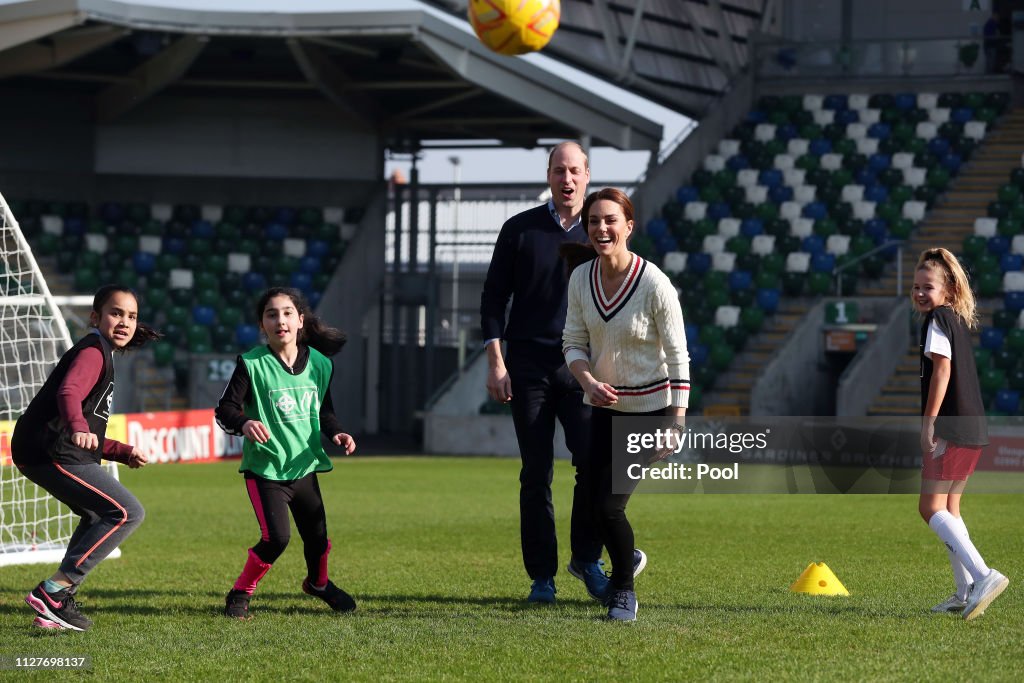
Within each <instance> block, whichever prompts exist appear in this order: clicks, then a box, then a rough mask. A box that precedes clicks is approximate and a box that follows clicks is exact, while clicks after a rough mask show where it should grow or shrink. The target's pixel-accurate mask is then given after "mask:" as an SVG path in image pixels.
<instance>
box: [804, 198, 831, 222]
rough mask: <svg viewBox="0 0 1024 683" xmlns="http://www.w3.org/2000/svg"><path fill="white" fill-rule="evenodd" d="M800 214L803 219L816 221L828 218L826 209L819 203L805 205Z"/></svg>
mask: <svg viewBox="0 0 1024 683" xmlns="http://www.w3.org/2000/svg"><path fill="white" fill-rule="evenodd" d="M801 213H802V215H803V217H804V218H811V219H814V220H816V221H820V220H822V219H824V218H828V209H827V208H825V205H824V204H822V203H821V202H811V203H809V204H807V205H805V206H804V208H803V211H801Z"/></svg>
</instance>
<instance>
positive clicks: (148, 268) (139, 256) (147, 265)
mask: <svg viewBox="0 0 1024 683" xmlns="http://www.w3.org/2000/svg"><path fill="white" fill-rule="evenodd" d="M132 266H133V267H134V268H135V272H136V273H138V274H139V275H149V274H150V273H152V272H153V269H154V268H156V256H154V255H153V254H150V253H149V252H145V251H137V252H135V255H134V256H132Z"/></svg>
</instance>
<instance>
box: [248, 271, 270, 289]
mask: <svg viewBox="0 0 1024 683" xmlns="http://www.w3.org/2000/svg"><path fill="white" fill-rule="evenodd" d="M242 286H243V287H245V290H246V291H247V292H259V291H261V290H264V289H266V288H267V278H265V277H263V274H262V273H256V272H249V273H246V274H245V275H244V276H243V277H242Z"/></svg>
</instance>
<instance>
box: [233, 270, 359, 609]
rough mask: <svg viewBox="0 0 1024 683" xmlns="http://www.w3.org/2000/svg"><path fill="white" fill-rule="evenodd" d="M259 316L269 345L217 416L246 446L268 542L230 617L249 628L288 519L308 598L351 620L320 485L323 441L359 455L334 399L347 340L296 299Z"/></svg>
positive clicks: (269, 306) (244, 368)
mask: <svg viewBox="0 0 1024 683" xmlns="http://www.w3.org/2000/svg"><path fill="white" fill-rule="evenodd" d="M256 316H257V318H258V319H259V321H260V328H261V329H262V331H263V334H265V335H266V337H267V343H266V344H265V345H262V346H258V347H256V348H254V349H252V350H250V351H248V352H246V353H244V354H242V355H241V356H239V357H238V363H237V365H236V366H235V372H234V374H233V375H232V376H231V379H230V380H229V382H228V386H227V388H226V389H225V390H224V394H223V395H222V396H221V398H220V402H219V404H218V405H217V410H216V416H217V423H218V424H219V425H220V426H221V428H222V429H224V431H226V432H227V433H228V434H234V435H237V436H244V437H245V444H244V445H243V447H242V464H241V467H240V468H239V471H240V472H241V473H242V474H243V475H244V476H245V488H246V491H247V492H248V494H249V500H250V501H251V502H252V507H253V512H255V513H256V521H257V522H258V523H259V528H260V540H259V542H258V543H256V544H255V545H254V546H253V547H251V548H249V556H248V559H247V560H246V562H245V567H244V568H243V569H242V573H241V574H240V575H239V576H238V580H237V581H235V585H234V587H233V588H232V589H231V590H230V591H229V592H228V594H227V598H226V599H225V606H224V615H225V616H228V617H233V618H235V619H248V618H249V600H250V598H251V597H252V594H253V593H254V592H255V590H256V586H257V585H258V584H259V582H260V580H261V579H262V578H263V577H264V576H265V575H266V573H267V572H268V571H270V567H271V565H273V563H274V561H275V560H277V558H278V557H279V556H280V555H281V553H283V552H284V549H285V548H286V547H287V545H288V540H289V537H290V528H289V524H288V511H289V510H291V514H292V517H293V518H294V519H295V526H296V528H297V529H298V531H299V535H300V536H301V537H302V544H303V554H304V555H305V558H306V571H307V573H306V578H305V579H303V581H302V590H303V592H305V593H308V594H309V595H312V596H314V597H317V598H320V599H321V600H323V601H324V602H325V603H327V604H328V605H329V606H330V607H331V609H333V610H334V611H336V612H351V611H352V610H354V609H355V608H356V603H355V600H353V599H352V596H350V595H349V594H348V593H346V592H345V591H343V590H342V589H340V588H338V587H337V586H336V585H334V583H333V582H332V581H331V580H330V579H329V578H328V574H327V558H328V555H329V554H330V552H331V540H330V539H329V538H328V537H327V516H326V513H325V511H324V501H323V496H322V495H321V494H320V483H319V480H318V479H317V475H318V474H319V473H321V472H329V471H331V470H332V469H333V468H334V466H333V465H332V464H331V460H330V458H328V457H327V454H326V453H325V452H324V449H323V446H322V445H321V443H320V435H321V434H324V435H325V436H326V437H327V438H328V439H330V440H331V441H333V442H334V443H335V444H337V445H338V446H341V447H342V448H344V450H345V454H346V455H348V454H350V453H352V452H354V451H355V449H356V442H355V440H354V439H353V438H352V437H351V436H349V435H348V434H346V433H344V432H343V431H342V429H341V426H340V424H339V423H338V418H337V417H336V416H335V415H334V405H333V403H332V402H331V393H330V386H331V378H332V376H333V375H334V364H333V363H332V362H331V359H330V356H333V355H334V354H336V353H337V352H338V351H340V350H341V347H342V345H344V343H345V335H344V334H342V333H341V332H340V331H338V330H336V329H334V328H333V327H328V326H326V325H325V324H324V323H323V322H322V321H321V320H320V319H319V318H317V317H316V315H314V314H313V311H312V310H311V309H310V306H309V304H308V303H307V302H306V299H305V297H303V296H302V293H301V292H299V291H298V290H295V289H288V288H283V287H274V288H271V289H269V290H267V291H266V292H264V293H263V295H262V296H261V297H260V299H259V302H258V303H257V306H256Z"/></svg>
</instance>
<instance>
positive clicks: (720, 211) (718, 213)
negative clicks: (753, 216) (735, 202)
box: [707, 202, 732, 222]
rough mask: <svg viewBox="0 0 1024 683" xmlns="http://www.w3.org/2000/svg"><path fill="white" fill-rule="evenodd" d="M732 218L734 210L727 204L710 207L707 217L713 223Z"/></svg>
mask: <svg viewBox="0 0 1024 683" xmlns="http://www.w3.org/2000/svg"><path fill="white" fill-rule="evenodd" d="M730 216H732V209H731V208H730V207H729V205H728V204H727V203H726V202H714V203H713V204H710V205H709V206H708V211H707V217H708V218H710V219H711V220H712V221H716V222H717V221H719V220H721V219H722V218H729V217H730Z"/></svg>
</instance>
